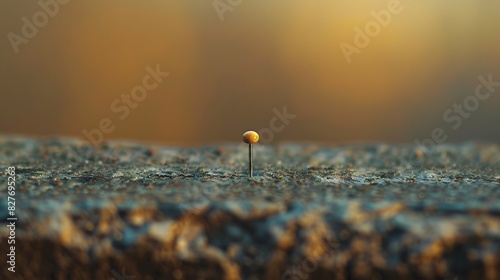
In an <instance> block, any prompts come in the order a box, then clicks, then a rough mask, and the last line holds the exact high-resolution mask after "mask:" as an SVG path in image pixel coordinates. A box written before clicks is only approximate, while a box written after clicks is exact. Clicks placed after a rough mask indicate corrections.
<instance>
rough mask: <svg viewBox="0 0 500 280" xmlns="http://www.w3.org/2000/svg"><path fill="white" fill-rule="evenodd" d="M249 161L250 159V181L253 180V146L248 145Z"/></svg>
mask: <svg viewBox="0 0 500 280" xmlns="http://www.w3.org/2000/svg"><path fill="white" fill-rule="evenodd" d="M248 159H249V161H250V162H249V163H250V165H249V170H248V171H249V174H248V175H249V176H250V179H253V145H252V144H248Z"/></svg>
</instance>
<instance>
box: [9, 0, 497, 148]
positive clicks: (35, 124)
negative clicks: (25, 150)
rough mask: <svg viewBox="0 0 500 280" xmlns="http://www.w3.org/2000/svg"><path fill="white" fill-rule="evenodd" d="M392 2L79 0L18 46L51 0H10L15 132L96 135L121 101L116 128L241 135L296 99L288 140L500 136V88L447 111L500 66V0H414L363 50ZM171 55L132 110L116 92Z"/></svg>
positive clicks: (178, 139) (188, 138)
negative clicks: (125, 109)
mask: <svg viewBox="0 0 500 280" xmlns="http://www.w3.org/2000/svg"><path fill="white" fill-rule="evenodd" d="M42 1H46V0H42ZM388 2H389V1H373V0H372V1H368V0H365V1H332V0H313V1H298V0H293V1H266V0H244V1H243V3H242V4H241V5H239V6H238V7H236V8H235V9H234V11H232V12H228V13H226V14H224V17H225V20H224V21H220V19H219V17H218V15H217V13H216V12H215V9H214V7H213V5H212V1H211V0H206V1H171V0H168V1H167V0H163V1H160V0H141V1H124V0H109V1H102V0H90V1H76V0H73V1H70V2H69V3H68V4H67V5H65V6H61V7H60V11H59V13H58V14H57V15H56V16H55V17H54V18H50V20H49V22H48V24H47V25H46V26H44V27H42V28H40V30H39V32H38V34H37V35H36V36H35V37H34V38H32V39H29V42H28V43H27V44H22V45H20V47H19V49H20V51H19V53H18V54H15V52H14V50H13V48H12V46H11V44H10V42H9V39H8V38H7V34H8V33H9V32H14V33H16V34H21V28H22V25H23V22H22V21H21V18H22V17H27V18H29V19H30V20H31V18H32V16H33V14H34V13H35V12H37V11H39V10H40V6H39V5H38V1H5V0H4V1H1V2H0V34H1V35H2V36H3V37H1V38H2V39H1V40H0V62H1V63H0V96H1V101H0V133H2V134H6V133H7V134H22V135H40V136H54V135H67V136H77V137H81V138H83V135H82V132H81V131H82V130H83V129H87V130H91V129H94V128H97V127H98V124H99V121H100V120H101V119H102V118H104V117H109V118H111V119H112V120H113V122H114V124H115V125H116V129H115V131H114V132H113V133H111V134H107V135H106V136H105V139H106V140H108V139H124V138H125V139H134V140H146V141H155V142H163V143H167V144H181V145H191V144H204V143H214V142H219V141H224V142H228V141H240V137H241V134H242V132H244V131H245V130H249V129H253V130H256V131H258V130H260V129H261V128H264V127H269V121H270V119H271V118H272V117H273V113H272V109H273V108H278V109H280V110H281V108H283V106H287V109H288V112H290V113H293V114H296V115H297V118H296V119H294V120H292V121H291V123H290V124H289V125H288V126H287V127H286V129H285V130H283V131H282V132H279V133H276V134H275V138H274V142H273V143H277V142H279V141H288V140H291V141H296V140H301V141H308V140H311V141H320V142H335V143H337V142H346V141H356V142H359V141H370V142H371V141H384V142H412V141H413V140H414V139H416V138H419V139H422V138H428V137H430V135H431V131H432V130H433V129H434V128H436V127H442V128H443V129H444V130H445V131H446V133H447V134H448V135H449V137H450V141H464V140H470V139H484V140H489V141H497V142H498V141H500V123H499V120H500V110H499V108H500V88H498V90H497V92H496V93H494V94H493V95H492V96H491V97H490V98H489V99H488V100H487V101H484V102H482V103H481V104H480V106H479V109H478V110H477V111H475V112H473V113H472V114H471V117H470V118H468V119H464V122H463V124H462V126H460V128H459V129H457V130H453V129H451V124H449V123H446V122H444V121H443V117H442V115H443V113H444V112H445V111H446V110H447V109H449V108H451V107H452V106H453V104H454V103H461V102H462V101H463V100H464V98H465V97H467V96H468V95H471V94H473V93H474V90H475V87H476V86H477V85H478V83H479V81H478V80H477V77H478V76H479V75H483V76H487V75H489V74H493V76H494V80H496V81H500V1H477V0H461V1H452V0H446V1H444V0H443V1H424V0H421V1H416V0H414V1H409V0H401V5H402V6H403V11H402V12H401V13H400V14H398V15H394V16H393V18H392V21H391V23H390V24H389V26H387V27H385V28H382V30H381V32H380V34H379V35H378V36H376V37H374V38H373V39H372V41H371V43H370V44H369V45H368V46H367V47H366V48H364V49H362V50H361V53H360V54H354V55H353V56H352V63H350V64H349V63H347V62H346V59H345V58H344V55H343V53H342V51H341V49H340V47H339V44H340V43H341V42H346V43H349V44H353V38H354V35H355V32H354V28H355V27H356V26H357V27H360V28H364V26H365V24H366V23H368V22H369V21H370V20H372V16H371V15H370V11H371V10H375V11H379V10H381V9H385V8H386V6H387V3H388ZM156 64H160V65H161V69H162V70H163V71H166V72H170V73H171V75H170V76H169V77H168V78H167V79H166V80H165V81H164V82H163V83H162V84H161V85H160V86H159V87H158V88H156V89H155V90H154V91H152V92H151V93H149V95H148V96H147V98H146V99H145V100H144V101H143V102H141V103H140V104H139V106H138V107H137V108H136V109H133V110H132V111H131V113H130V116H129V117H128V118H126V119H125V120H123V121H122V120H119V119H118V114H115V113H113V112H112V111H111V109H110V104H111V103H112V102H113V100H115V99H116V98H120V96H121V95H122V94H130V91H131V89H132V88H133V87H135V86H137V85H140V84H141V83H142V79H143V77H144V75H145V74H146V71H145V67H146V66H148V65H150V66H152V67H153V68H154V66H155V65H156Z"/></svg>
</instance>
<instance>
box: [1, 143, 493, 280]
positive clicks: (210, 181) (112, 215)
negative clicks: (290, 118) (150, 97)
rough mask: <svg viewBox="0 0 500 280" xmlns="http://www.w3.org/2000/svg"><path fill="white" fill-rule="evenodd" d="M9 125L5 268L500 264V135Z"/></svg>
mask: <svg viewBox="0 0 500 280" xmlns="http://www.w3.org/2000/svg"><path fill="white" fill-rule="evenodd" d="M247 152H248V150H247V146H246V145H244V144H241V145H236V144H234V145H220V146H211V147H198V148H177V147H164V146H158V145H145V144H139V143H133V142H124V141H121V142H106V143H104V144H103V145H102V146H101V147H99V148H93V147H91V146H89V145H87V144H86V143H85V142H82V141H79V140H75V139H63V138H58V139H43V140H36V139H27V138H12V137H0V174H2V176H1V177H0V189H1V190H2V191H1V194H0V223H2V225H1V227H0V237H1V239H0V253H1V256H2V257H1V258H0V261H1V262H2V264H5V263H6V261H7V259H6V253H8V252H9V246H10V245H8V244H7V242H6V241H7V237H8V236H9V228H8V227H7V226H6V224H7V221H6V219H7V218H8V212H7V173H6V172H3V171H4V170H5V169H6V168H7V167H8V166H15V168H16V182H17V184H16V195H15V198H16V217H17V218H18V221H17V224H16V251H15V252H16V272H15V273H12V272H10V271H8V270H7V266H5V265H2V271H1V272H0V278H1V279H106V280H108V279H117V280H121V279H136V280H137V279H223V280H224V279H259V280H260V279H264V280H266V279H273V280H275V279H287V280H296V279H302V280H303V279H492V280H493V279H500V200H499V198H500V191H499V190H500V189H499V187H500V146H499V145H494V144H480V143H472V142H471V143H464V144H460V145H455V144H445V145H438V146H435V147H433V148H432V150H431V151H427V152H426V151H423V150H421V149H418V148H417V147H414V146H391V145H384V144H377V145H355V146H330V147H328V146H317V145H312V144H310V145H304V144H301V145H295V144H283V145H278V146H263V145H257V146H256V147H255V151H254V152H255V173H254V177H255V181H252V180H249V179H248V174H247V173H246V172H247V163H248V159H247V156H248V154H247Z"/></svg>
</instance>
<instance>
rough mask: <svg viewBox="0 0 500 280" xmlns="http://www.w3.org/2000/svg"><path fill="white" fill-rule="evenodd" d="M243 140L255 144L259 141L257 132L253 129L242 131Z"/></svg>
mask: <svg viewBox="0 0 500 280" xmlns="http://www.w3.org/2000/svg"><path fill="white" fill-rule="evenodd" d="M243 142H245V143H247V144H255V143H257V142H259V134H258V133H257V132H255V131H247V132H245V133H243Z"/></svg>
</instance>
